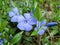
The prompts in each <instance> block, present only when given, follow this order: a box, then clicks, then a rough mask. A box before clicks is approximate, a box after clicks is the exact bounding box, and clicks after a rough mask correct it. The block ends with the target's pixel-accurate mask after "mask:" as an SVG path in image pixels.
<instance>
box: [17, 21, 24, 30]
mask: <svg viewBox="0 0 60 45" xmlns="http://www.w3.org/2000/svg"><path fill="white" fill-rule="evenodd" d="M24 24H25V23H23V22H22V23H19V24H18V25H17V27H18V28H19V29H20V30H25V28H24Z"/></svg>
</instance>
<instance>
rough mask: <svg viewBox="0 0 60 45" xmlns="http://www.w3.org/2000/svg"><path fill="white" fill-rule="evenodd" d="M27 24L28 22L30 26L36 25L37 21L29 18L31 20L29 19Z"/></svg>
mask: <svg viewBox="0 0 60 45" xmlns="http://www.w3.org/2000/svg"><path fill="white" fill-rule="evenodd" d="M27 22H28V23H29V24H31V25H35V24H37V19H35V18H31V19H29V20H28V21H27Z"/></svg>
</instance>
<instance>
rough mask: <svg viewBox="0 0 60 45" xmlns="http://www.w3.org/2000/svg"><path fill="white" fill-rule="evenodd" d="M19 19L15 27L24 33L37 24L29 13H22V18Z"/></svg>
mask: <svg viewBox="0 0 60 45" xmlns="http://www.w3.org/2000/svg"><path fill="white" fill-rule="evenodd" d="M20 19H21V21H20ZM20 19H18V20H19V21H18V22H19V23H18V25H17V27H18V28H19V29H21V30H25V31H30V30H32V28H33V27H32V25H35V24H36V23H37V20H36V19H35V18H33V17H32V16H31V15H30V13H24V18H23V17H20Z"/></svg>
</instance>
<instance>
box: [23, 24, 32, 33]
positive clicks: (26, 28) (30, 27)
mask: <svg viewBox="0 0 60 45" xmlns="http://www.w3.org/2000/svg"><path fill="white" fill-rule="evenodd" d="M24 28H25V31H27V32H28V31H31V30H32V28H33V27H32V25H29V24H28V23H25V25H24Z"/></svg>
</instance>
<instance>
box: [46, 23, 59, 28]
mask: <svg viewBox="0 0 60 45" xmlns="http://www.w3.org/2000/svg"><path fill="white" fill-rule="evenodd" d="M57 24H58V23H57V22H49V23H47V24H46V26H48V27H52V26H56V25H57Z"/></svg>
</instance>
